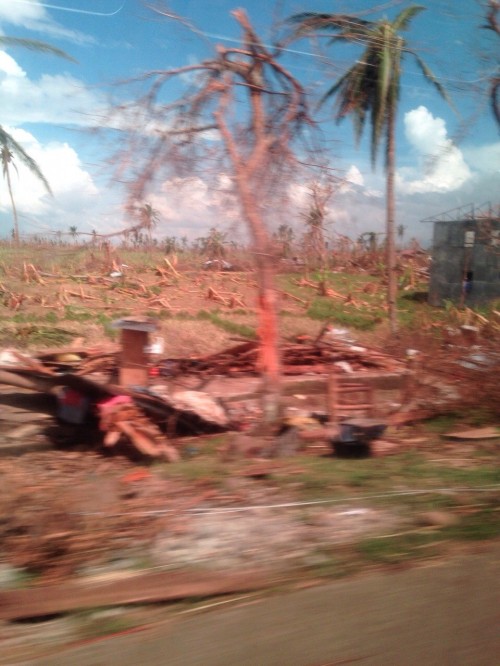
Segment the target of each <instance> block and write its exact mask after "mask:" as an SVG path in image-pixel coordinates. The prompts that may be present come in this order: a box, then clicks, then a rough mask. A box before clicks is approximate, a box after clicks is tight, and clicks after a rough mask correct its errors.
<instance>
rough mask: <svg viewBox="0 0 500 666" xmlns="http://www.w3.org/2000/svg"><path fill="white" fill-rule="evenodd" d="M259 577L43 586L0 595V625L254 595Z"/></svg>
mask: <svg viewBox="0 0 500 666" xmlns="http://www.w3.org/2000/svg"><path fill="white" fill-rule="evenodd" d="M269 581H270V577H269V574H266V572H263V571H258V572H257V571H251V572H250V571H247V572H238V573H228V572H216V571H214V572H210V573H199V572H198V573H196V572H193V571H191V572H189V574H186V573H181V572H168V573H165V572H161V573H147V574H142V575H137V573H136V574H135V575H131V576H130V578H128V579H125V580H124V579H120V580H114V581H108V582H99V584H97V585H96V584H95V583H93V582H92V581H89V582H85V580H80V581H78V582H71V583H63V584H59V585H44V586H42V587H38V588H36V587H35V588H31V589H25V590H7V591H3V592H0V620H15V619H21V618H27V617H30V618H32V617H43V616H47V615H54V614H57V613H66V612H68V611H71V610H77V609H78V610H81V609H84V608H104V607H106V606H116V605H123V604H137V603H158V602H160V601H174V600H178V599H186V598H189V597H195V598H200V597H213V596H214V595H218V594H231V593H234V592H243V591H247V590H256V589H259V588H263V587H264V586H266V585H269Z"/></svg>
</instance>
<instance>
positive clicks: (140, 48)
mask: <svg viewBox="0 0 500 666" xmlns="http://www.w3.org/2000/svg"><path fill="white" fill-rule="evenodd" d="M152 4H154V3H152ZM408 4H414V3H408V2H404V1H401V0H393V1H391V0H389V1H387V2H381V3H379V4H377V3H376V2H366V1H361V0H357V1H355V0H351V1H349V2H347V1H344V0H341V1H339V2H335V1H332V0H328V1H327V0H278V1H277V2H273V1H272V0H239V1H238V0H171V1H169V2H167V3H162V4H161V6H162V7H163V8H164V9H165V8H167V9H168V11H170V12H171V13H173V14H177V15H180V16H183V17H185V18H186V19H187V21H188V22H190V23H191V24H192V25H193V26H194V27H195V28H196V29H197V32H193V31H190V30H188V29H187V28H186V27H185V26H183V25H182V24H180V23H179V22H176V21H172V20H169V19H167V18H165V17H164V16H160V15H159V14H157V13H154V12H153V11H151V9H150V8H149V7H148V6H147V5H146V4H145V3H142V2H141V1H140V0H53V1H51V2H48V3H43V2H41V1H39V0H0V33H1V34H4V35H9V36H17V37H27V38H33V39H40V40H44V41H47V42H49V43H51V44H52V45H54V46H57V47H59V48H61V49H63V50H65V51H66V52H67V53H68V54H70V55H71V56H72V57H73V58H75V60H76V61H77V62H76V63H71V62H68V61H65V60H62V59H59V58H55V57H52V56H49V55H41V54H39V53H33V52H30V51H26V50H23V49H19V48H8V49H6V50H5V51H3V52H0V99H1V105H0V124H2V125H3V126H4V127H6V128H7V129H8V131H9V132H11V133H12V135H13V136H14V137H15V138H16V139H17V140H18V141H19V142H20V143H21V144H22V145H23V146H24V147H25V148H26V150H27V151H28V152H29V153H30V154H31V155H32V156H33V157H34V158H35V159H36V160H37V162H38V163H39V165H40V166H41V168H42V170H43V172H44V174H45V175H46V177H47V179H48V181H49V183H50V184H51V187H52V190H53V192H54V197H53V198H50V197H48V196H47V195H46V194H45V193H44V191H43V189H42V188H41V186H40V185H39V184H38V183H37V182H36V181H35V180H33V179H32V178H31V176H30V175H29V174H26V173H25V172H24V171H23V170H22V168H19V174H18V175H16V174H14V175H13V181H14V182H13V186H14V194H15V198H16V202H17V206H18V209H19V214H20V227H21V232H22V233H24V234H34V233H48V232H50V231H55V230H57V229H60V230H62V231H63V232H66V231H68V229H69V227H70V226H72V225H76V226H77V228H78V229H79V230H80V231H86V232H90V231H91V230H92V229H96V230H97V231H98V232H102V233H104V232H107V231H114V230H118V229H120V228H122V227H123V226H124V225H125V224H126V221H125V217H124V213H123V201H124V192H123V191H122V190H121V188H120V186H119V185H118V184H117V183H115V182H114V181H113V179H112V178H111V169H110V167H109V164H108V163H107V160H108V159H109V157H110V155H111V154H112V152H113V149H114V148H115V147H116V146H113V141H116V140H117V136H116V134H115V135H114V137H112V138H111V140H109V137H108V138H106V136H105V135H102V134H96V133H94V132H93V131H92V128H94V127H95V126H96V125H98V124H99V122H100V119H101V118H102V117H104V116H105V114H106V109H107V105H108V103H109V102H110V101H111V100H113V99H116V98H117V96H118V95H121V96H122V97H123V98H125V99H126V98H127V95H129V94H131V93H130V92H129V91H128V89H127V88H126V87H124V88H121V87H120V88H117V86H116V85H115V84H116V82H117V81H120V80H125V79H128V78H129V77H132V76H135V75H138V74H141V73H143V72H145V71H148V70H150V69H169V68H172V67H179V66H182V65H185V64H189V63H193V62H196V61H197V60H199V59H202V58H206V57H209V56H210V55H211V52H212V51H211V49H212V48H213V46H214V45H215V44H217V43H223V44H234V43H235V42H234V41H231V40H236V39H237V38H238V35H239V29H238V26H237V24H236V23H235V21H234V19H233V18H232V17H231V16H230V10H231V9H233V8H234V7H238V6H242V7H245V8H246V10H247V12H248V14H249V17H250V19H251V20H252V22H253V24H254V27H255V28H256V30H257V32H258V33H259V34H260V36H261V38H262V39H263V40H264V41H269V42H271V41H272V40H273V37H274V35H276V31H277V30H279V27H280V24H281V22H282V20H283V18H285V17H287V16H289V15H291V14H294V13H297V12H301V11H321V12H336V13H351V14H352V13H355V12H362V15H363V16H364V17H365V18H368V19H377V18H380V17H382V16H384V15H386V16H389V17H393V16H395V15H396V13H398V12H399V11H401V9H402V8H403V7H406V6H408ZM421 4H422V5H423V6H425V7H426V11H424V12H422V13H421V14H420V15H419V16H417V17H416V18H415V19H414V21H413V23H412V26H411V28H410V30H409V31H408V33H407V34H406V37H407V39H408V41H409V42H410V45H411V46H412V47H414V48H415V49H416V50H417V51H418V53H419V54H420V55H421V56H422V58H423V59H424V60H425V62H426V63H427V64H428V65H429V66H430V68H431V69H432V71H433V72H434V73H435V74H436V75H437V76H438V78H439V80H440V81H441V83H442V84H443V85H444V86H445V87H446V88H447V90H448V91H449V94H450V96H451V97H452V99H453V101H454V104H455V107H456V112H454V111H453V110H451V109H450V108H449V107H448V106H447V105H446V103H445V102H443V101H442V100H441V99H440V98H439V96H438V95H437V94H436V93H435V91H434V89H433V88H432V87H431V86H429V85H428V84H427V83H426V82H425V81H424V80H423V78H422V77H421V75H420V73H419V71H417V70H416V69H415V67H414V65H413V63H412V62H410V60H408V61H407V62H406V64H405V76H404V78H403V80H402V96H401V101H400V107H399V115H398V129H397V156H398V157H397V159H398V175H397V178H398V195H397V224H403V225H404V226H405V227H406V232H405V235H406V238H410V237H412V236H415V237H417V238H419V239H421V240H422V241H423V242H424V243H425V242H428V240H429V238H430V234H431V231H432V230H431V227H430V225H423V224H420V220H421V219H422V218H425V217H428V216H431V215H436V214H438V213H440V212H442V211H444V210H447V209H450V208H454V207H456V206H460V205H465V204H468V203H472V202H474V203H476V204H481V203H484V202H485V201H493V202H494V203H498V202H499V201H500V195H499V192H500V137H499V132H498V128H497V127H496V126H495V124H494V122H493V118H492V114H491V112H490V109H489V106H488V102H487V97H486V84H487V80H488V77H489V75H490V74H491V73H492V71H493V70H494V68H495V66H498V52H499V49H498V39H497V38H496V37H495V35H493V34H492V33H489V32H488V31H485V30H481V29H480V26H481V24H483V23H484V18H483V17H484V7H483V6H482V3H481V0H455V1H454V2H453V3H450V2H448V1H447V0H433V1H432V2H431V1H424V2H422V3H421ZM156 6H159V3H156ZM373 7H379V9H380V10H379V11H377V12H370V9H371V8H373ZM359 54H360V52H359V51H357V50H355V49H351V48H347V47H345V46H340V45H339V46H335V47H334V48H331V47H329V48H325V45H324V44H322V43H318V44H316V45H315V44H312V43H310V42H309V41H307V40H302V41H300V42H297V43H294V44H293V45H291V46H290V50H289V51H288V52H286V53H285V54H284V59H283V63H284V64H285V65H286V66H287V68H288V69H289V70H290V71H291V72H292V73H293V74H294V75H295V76H296V77H297V78H299V79H300V80H301V82H302V83H303V85H304V86H305V87H306V88H307V89H308V90H309V91H310V93H311V99H312V100H314V99H316V98H317V96H318V95H320V94H322V93H323V92H324V91H325V90H326V87H327V86H328V84H330V85H331V83H332V82H333V81H334V80H335V78H336V77H337V76H338V75H339V74H340V73H341V72H342V71H343V69H344V68H345V67H346V66H348V65H349V64H351V63H352V62H353V60H354V59H355V58H356V57H358V56H359ZM495 58H496V62H495ZM175 92H178V88H173V89H172V93H175ZM317 118H318V120H320V121H321V125H320V128H321V132H322V133H323V137H324V140H325V142H327V141H328V142H331V153H330V155H329V158H330V164H331V166H333V167H334V168H335V169H338V170H339V173H341V174H342V175H343V176H344V177H345V179H346V182H345V184H344V186H343V187H342V188H341V189H340V190H339V191H338V192H337V193H336V194H335V196H334V197H333V198H332V200H331V201H330V204H329V229H330V230H332V232H333V231H336V232H338V233H345V234H349V235H354V236H356V235H359V234H360V233H363V232H364V231H376V232H382V231H383V228H384V198H383V193H384V174H383V171H382V169H381V168H380V166H379V168H378V169H377V170H376V171H375V172H373V171H372V169H371V166H370V160H369V154H368V146H367V142H366V141H362V142H361V144H360V146H359V147H358V148H356V147H355V146H354V144H353V136H352V134H353V133H352V126H351V124H350V121H349V120H345V121H343V122H342V123H341V124H340V125H336V124H335V123H333V122H332V121H331V116H330V113H329V109H328V107H323V108H322V109H321V111H320V112H319V113H318V116H317ZM329 145H330V143H329ZM223 176H224V174H222V177H223ZM306 181H307V177H306V180H304V177H302V179H301V180H300V181H297V182H294V183H290V186H289V187H290V195H291V204H290V215H289V217H288V218H287V221H288V222H289V223H290V224H292V225H294V226H295V227H296V229H297V231H298V232H299V231H300V219H301V218H300V213H301V212H303V211H304V209H305V208H306V207H307V201H308V189H307V182H306ZM150 200H151V202H152V203H153V205H154V206H155V208H157V209H158V210H159V212H160V213H161V223H160V225H159V226H158V228H157V231H156V233H157V235H158V236H159V237H163V236H178V237H182V236H187V237H188V238H196V237H199V236H201V235H204V233H205V232H206V231H207V230H208V228H209V227H210V226H213V225H214V224H216V225H217V226H218V227H219V228H221V230H224V229H226V228H229V226H230V225H231V224H232V225H234V223H235V220H237V219H238V214H237V211H236V210H235V209H234V208H231V207H229V208H230V210H225V209H224V208H223V207H221V201H220V198H218V197H217V195H216V193H214V192H213V191H212V190H211V189H210V187H209V186H208V184H207V183H206V182H204V180H203V178H202V177H197V178H195V179H193V178H192V179H189V180H186V181H185V182H183V181H182V180H179V179H178V178H177V179H167V180H166V181H165V182H163V183H161V184H160V186H159V188H158V190H157V191H156V192H152V193H151V197H150ZM226 203H227V200H226ZM280 221H282V220H280ZM11 227H12V219H11V211H10V205H9V199H8V196H7V192H6V189H5V183H3V181H2V183H1V184H0V235H1V236H7V235H8V233H9V232H10V229H11Z"/></svg>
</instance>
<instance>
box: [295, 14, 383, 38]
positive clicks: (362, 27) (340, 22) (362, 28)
mask: <svg viewBox="0 0 500 666" xmlns="http://www.w3.org/2000/svg"><path fill="white" fill-rule="evenodd" d="M287 22H288V23H292V24H296V25H297V26H298V27H297V29H296V30H295V35H296V36H304V35H307V34H310V33H311V32H317V31H318V30H325V31H327V32H330V31H334V32H337V31H339V32H340V33H341V35H339V37H341V38H343V39H355V38H356V37H366V35H367V34H368V31H369V29H370V28H371V26H372V24H371V23H370V21H365V20H363V19H359V18H357V17H353V16H348V15H346V14H321V13H316V12H302V13H301V14H295V15H294V16H291V17H290V18H289V19H287Z"/></svg>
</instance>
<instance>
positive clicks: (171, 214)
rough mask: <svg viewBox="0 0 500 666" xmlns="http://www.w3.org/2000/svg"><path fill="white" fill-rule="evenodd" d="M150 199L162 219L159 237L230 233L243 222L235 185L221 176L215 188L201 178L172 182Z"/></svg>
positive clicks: (224, 175) (194, 236) (162, 186)
mask: <svg viewBox="0 0 500 666" xmlns="http://www.w3.org/2000/svg"><path fill="white" fill-rule="evenodd" d="M147 199H148V201H149V203H151V205H152V206H153V208H156V210H158V212H159V213H160V215H161V218H162V220H161V222H160V224H159V225H158V227H157V229H156V231H155V234H156V235H157V236H159V237H162V236H177V237H182V236H188V237H189V238H196V237H197V236H202V235H204V234H205V233H206V232H207V230H208V229H209V228H210V227H212V226H216V227H218V228H219V229H224V230H226V229H227V228H228V227H229V225H231V224H234V223H235V222H237V223H238V222H239V221H240V219H241V215H240V209H239V205H238V203H237V201H236V199H235V197H234V195H233V192H232V181H231V178H230V177H229V176H227V175H226V174H220V175H219V176H218V178H217V179H216V182H215V186H213V187H211V186H209V185H208V184H207V182H205V181H204V180H203V179H201V178H199V177H197V176H196V177H191V178H171V179H169V180H165V181H164V182H163V183H162V184H161V186H160V188H159V190H158V191H157V192H156V193H155V194H152V195H150V196H149V197H147Z"/></svg>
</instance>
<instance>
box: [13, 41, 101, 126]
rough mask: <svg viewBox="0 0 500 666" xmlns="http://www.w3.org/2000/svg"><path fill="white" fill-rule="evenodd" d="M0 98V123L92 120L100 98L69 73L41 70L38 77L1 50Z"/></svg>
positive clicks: (91, 121)
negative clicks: (36, 79) (26, 70)
mask: <svg viewBox="0 0 500 666" xmlns="http://www.w3.org/2000/svg"><path fill="white" fill-rule="evenodd" d="M0 98H1V99H2V123H3V124H6V125H14V124H15V125H22V124H23V123H27V122H31V123H35V122H43V123H58V124H61V123H66V124H72V125H83V126H88V125H91V124H96V122H97V114H98V113H99V110H100V109H101V110H102V109H104V108H105V103H104V99H103V98H101V97H100V96H99V95H98V94H96V93H95V92H93V91H91V90H89V89H88V88H87V87H86V86H85V84H84V83H82V82H81V81H79V80H78V79H75V78H74V77H73V76H70V75H69V74H59V75H56V76H51V75H48V74H45V75H43V76H41V77H40V79H39V80H38V81H33V80H30V79H29V77H28V76H27V74H26V72H25V71H24V70H23V69H22V68H21V67H20V66H19V65H18V64H17V63H16V61H15V60H14V59H13V58H12V57H11V56H10V55H9V54H8V53H6V52H5V51H0Z"/></svg>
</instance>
